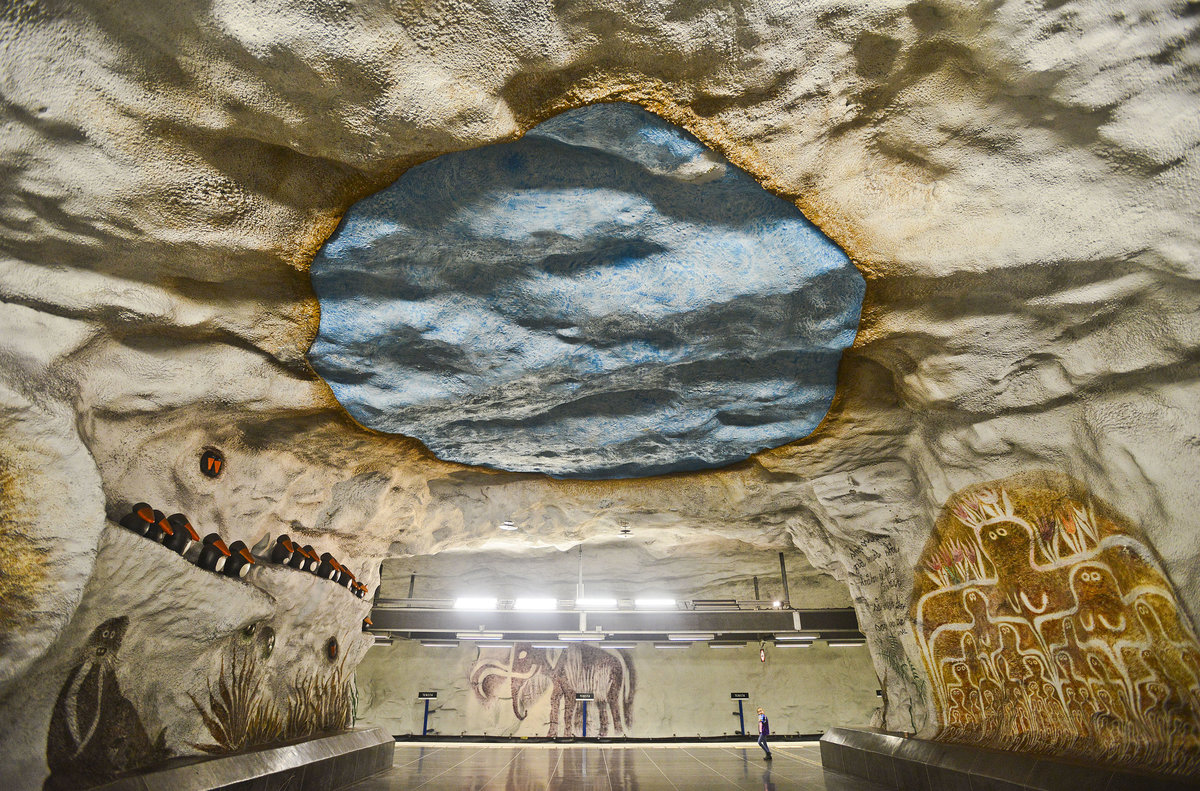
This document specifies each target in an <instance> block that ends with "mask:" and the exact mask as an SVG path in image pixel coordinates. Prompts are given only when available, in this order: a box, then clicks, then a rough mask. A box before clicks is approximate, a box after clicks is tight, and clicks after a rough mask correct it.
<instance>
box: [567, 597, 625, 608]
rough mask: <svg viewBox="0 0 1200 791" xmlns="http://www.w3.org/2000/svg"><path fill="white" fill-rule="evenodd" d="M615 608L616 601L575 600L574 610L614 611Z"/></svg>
mask: <svg viewBox="0 0 1200 791" xmlns="http://www.w3.org/2000/svg"><path fill="white" fill-rule="evenodd" d="M616 607H617V600H616V599H576V600H575V609H577V610H614V609H616Z"/></svg>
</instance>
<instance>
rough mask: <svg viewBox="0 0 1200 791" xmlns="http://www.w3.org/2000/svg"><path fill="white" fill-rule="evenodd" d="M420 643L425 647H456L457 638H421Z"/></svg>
mask: <svg viewBox="0 0 1200 791" xmlns="http://www.w3.org/2000/svg"><path fill="white" fill-rule="evenodd" d="M421 645H423V646H425V647H426V648H458V641H457V640H422V641H421Z"/></svg>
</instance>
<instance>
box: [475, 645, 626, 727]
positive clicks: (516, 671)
mask: <svg viewBox="0 0 1200 791" xmlns="http://www.w3.org/2000/svg"><path fill="white" fill-rule="evenodd" d="M505 653H506V654H507V656H505V657H501V656H496V655H495V654H494V653H493V655H492V656H485V655H481V656H480V658H479V659H478V660H477V661H476V662H475V665H474V667H473V668H472V669H471V688H472V689H473V690H474V691H475V695H476V696H477V697H478V698H479V700H480V701H482V702H483V703H485V704H492V703H494V702H495V701H497V700H500V699H501V698H502V697H503V696H502V694H501V693H502V691H503V687H504V683H505V682H506V681H507V682H508V683H509V694H510V695H511V698H512V707H513V714H514V715H515V716H516V718H517V719H518V720H524V719H525V717H526V715H527V714H528V712H529V709H530V707H531V705H532V704H533V703H534V702H535V701H537V700H538V699H540V698H541V697H542V695H543V694H545V692H546V690H547V689H549V690H550V728H549V731H548V732H547V733H546V735H547V736H548V737H549V738H551V739H553V738H557V737H558V728H559V707H560V705H561V707H562V725H563V735H564V736H566V737H568V738H570V737H573V736H574V735H575V721H576V718H575V712H576V701H575V693H577V692H590V693H592V694H593V695H594V696H595V702H596V711H597V714H598V716H599V718H600V729H599V731H598V732H597V735H598V736H607V735H608V720H609V716H610V715H611V717H612V721H613V729H614V731H615V732H616V734H617V735H625V734H627V733H628V730H629V728H630V727H631V726H632V724H633V696H634V692H635V690H636V680H635V676H634V670H633V662H632V660H630V659H629V658H628V657H627V656H625V655H624V654H623V653H621V652H615V651H614V652H610V651H606V650H604V649H603V648H599V647H597V646H592V645H587V644H583V643H580V644H575V645H570V646H568V647H566V648H562V649H557V648H552V649H546V648H534V647H533V645H532V644H531V643H517V644H516V645H514V646H513V647H512V648H511V649H509V650H508V651H506V652H505Z"/></svg>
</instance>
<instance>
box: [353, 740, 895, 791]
mask: <svg viewBox="0 0 1200 791" xmlns="http://www.w3.org/2000/svg"><path fill="white" fill-rule="evenodd" d="M773 750H774V753H775V759H774V760H773V761H765V760H763V754H762V750H760V749H759V748H758V747H756V746H755V745H754V744H753V743H752V742H751V743H747V744H746V745H745V746H742V745H741V744H671V745H658V744H632V745H626V744H589V745H558V744H530V745H521V744H429V743H424V744H413V743H404V742H401V743H398V744H397V745H396V758H395V763H394V765H393V766H392V768H391V770H389V771H387V772H384V773H383V774H380V775H376V776H375V777H371V778H368V779H366V780H363V781H361V782H359V783H357V784H355V785H352V786H349V787H348V788H347V789H346V791H400V789H404V790H405V791H408V790H409V789H421V790H422V791H433V790H434V789H455V791H460V790H463V791H466V790H469V791H485V790H486V791H544V790H550V791H687V790H688V789H754V791H883V787H882V786H878V785H875V784H873V783H868V782H867V781H865V780H860V779H858V778H854V777H848V776H846V775H841V774H836V773H834V772H826V771H825V770H824V769H822V768H821V750H820V747H819V746H818V745H817V743H816V742H811V743H808V742H804V743H797V742H790V743H780V744H778V745H775V746H774V747H773Z"/></svg>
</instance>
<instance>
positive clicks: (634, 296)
mask: <svg viewBox="0 0 1200 791" xmlns="http://www.w3.org/2000/svg"><path fill="white" fill-rule="evenodd" d="M311 273H312V282H313V289H314V291H315V292H316V295H317V297H318V299H319V300H320V306H321V319H320V327H319V332H318V335H317V337H316V339H315V340H314V341H313V344H312V347H311V348H310V349H309V352H308V358H309V360H310V361H311V362H312V364H313V367H314V368H315V369H316V371H317V372H318V373H319V374H320V375H321V376H322V377H323V378H324V379H325V381H326V382H328V384H329V386H330V387H331V388H332V390H333V394H334V395H335V396H336V397H337V399H338V401H339V402H340V403H341V404H342V406H344V407H345V408H346V410H347V411H348V412H349V414H350V415H351V416H352V417H353V418H354V419H355V420H357V421H358V422H359V423H362V424H363V425H365V426H368V427H370V428H372V429H376V430H378V431H385V432H390V433H396V434H404V435H406V436H410V437H416V438H418V439H420V440H421V441H422V442H424V443H425V445H426V446H427V447H428V448H429V449H430V450H432V451H433V452H434V453H436V454H437V455H438V456H439V457H440V458H443V459H447V460H451V461H458V462H464V463H467V464H481V465H485V466H489V467H494V468H498V469H505V470H515V471H523V472H542V473H547V474H550V475H554V476H558V477H577V478H625V477H638V476H643V475H652V474H657V473H665V472H675V471H684V470H697V469H706V468H711V467H718V466H721V465H725V464H729V463H731V462H734V461H740V460H742V459H745V458H747V457H748V456H750V455H751V454H753V453H755V452H757V451H760V450H763V449H764V448H773V447H778V446H779V445H783V444H785V443H788V442H791V441H793V440H797V439H800V438H802V437H805V436H808V435H809V434H810V433H811V432H812V431H813V430H814V429H815V428H816V427H817V425H818V424H819V423H820V422H821V420H822V419H823V418H824V416H825V414H826V412H827V411H828V409H829V406H830V404H831V402H832V399H833V395H834V391H835V388H836V384H837V369H838V364H839V362H840V361H841V356H842V350H843V349H845V348H846V347H847V346H849V345H850V344H851V343H852V342H853V341H854V337H855V334H856V332H857V330H858V321H859V312H860V309H861V306H862V299H863V294H864V292H865V281H864V280H863V277H862V275H861V274H860V273H859V272H858V270H857V269H855V267H854V265H853V264H852V263H851V262H850V259H849V257H848V256H847V255H846V254H845V253H844V252H843V251H842V250H841V249H840V248H839V247H838V246H837V245H836V244H835V243H834V242H833V241H832V240H830V239H829V237H827V236H825V234H823V233H822V232H821V231H820V230H819V229H818V228H816V227H815V226H814V225H813V224H812V223H811V222H809V221H808V220H807V219H806V218H805V217H804V215H803V214H801V213H800V211H799V210H798V209H797V208H796V206H795V205H793V204H792V203H790V202H788V201H786V200H784V199H782V198H780V197H778V196H776V195H773V194H772V193H770V192H768V191H767V190H765V189H764V188H763V187H762V185H760V184H759V183H758V182H757V181H755V180H754V178H752V177H751V176H750V175H749V174H748V173H746V172H745V171H743V170H740V169H739V168H737V167H736V166H734V165H733V164H731V163H729V162H728V161H726V160H725V159H724V158H723V157H721V156H720V155H718V154H716V153H715V152H713V151H712V150H711V149H709V148H707V147H705V146H704V145H703V144H702V143H701V142H700V141H699V140H697V139H696V138H694V137H692V136H691V135H689V134H688V133H687V132H685V131H684V130H683V129H680V128H679V127H677V126H674V125H672V124H670V123H667V122H666V121H664V120H662V119H661V118H659V117H657V116H655V115H653V114H651V113H649V112H647V111H645V110H643V109H641V108H640V107H637V106H635V105H632V104H627V103H623V102H617V103H610V104H597V105H591V106H587V107H580V108H577V109H574V110H569V111H567V112H565V113H562V114H561V115H558V116H556V117H554V118H551V119H549V120H547V121H544V122H543V123H541V124H539V125H538V126H536V127H534V128H533V129H531V130H529V132H527V133H526V134H525V136H524V137H523V138H521V139H520V140H517V141H514V142H510V143H502V144H497V145H491V146H485V147H483V148H477V149H472V150H469V151H461V152H456V153H452V154H446V155H443V156H440V157H437V158H436V159H432V160H430V161H428V162H425V163H423V164H421V165H418V166H417V167H414V168H412V169H411V170H409V171H407V172H406V173H404V174H403V175H402V176H401V177H400V178H399V179H398V180H397V181H396V182H395V183H394V184H392V185H391V186H389V187H387V188H385V189H383V190H381V191H380V192H377V193H375V194H374V195H370V196H368V197H366V198H363V199H362V200H360V201H359V202H358V203H356V204H354V205H353V206H352V207H350V209H349V211H347V213H346V215H345V217H344V218H343V219H342V222H341V225H340V226H339V227H338V229H337V231H336V232H335V233H334V234H333V235H332V236H331V237H330V238H329V240H328V241H327V242H326V243H325V245H324V246H323V247H322V248H321V250H320V251H319V252H318V253H317V255H316V258H315V259H314V260H313V264H312V269H311Z"/></svg>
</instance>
